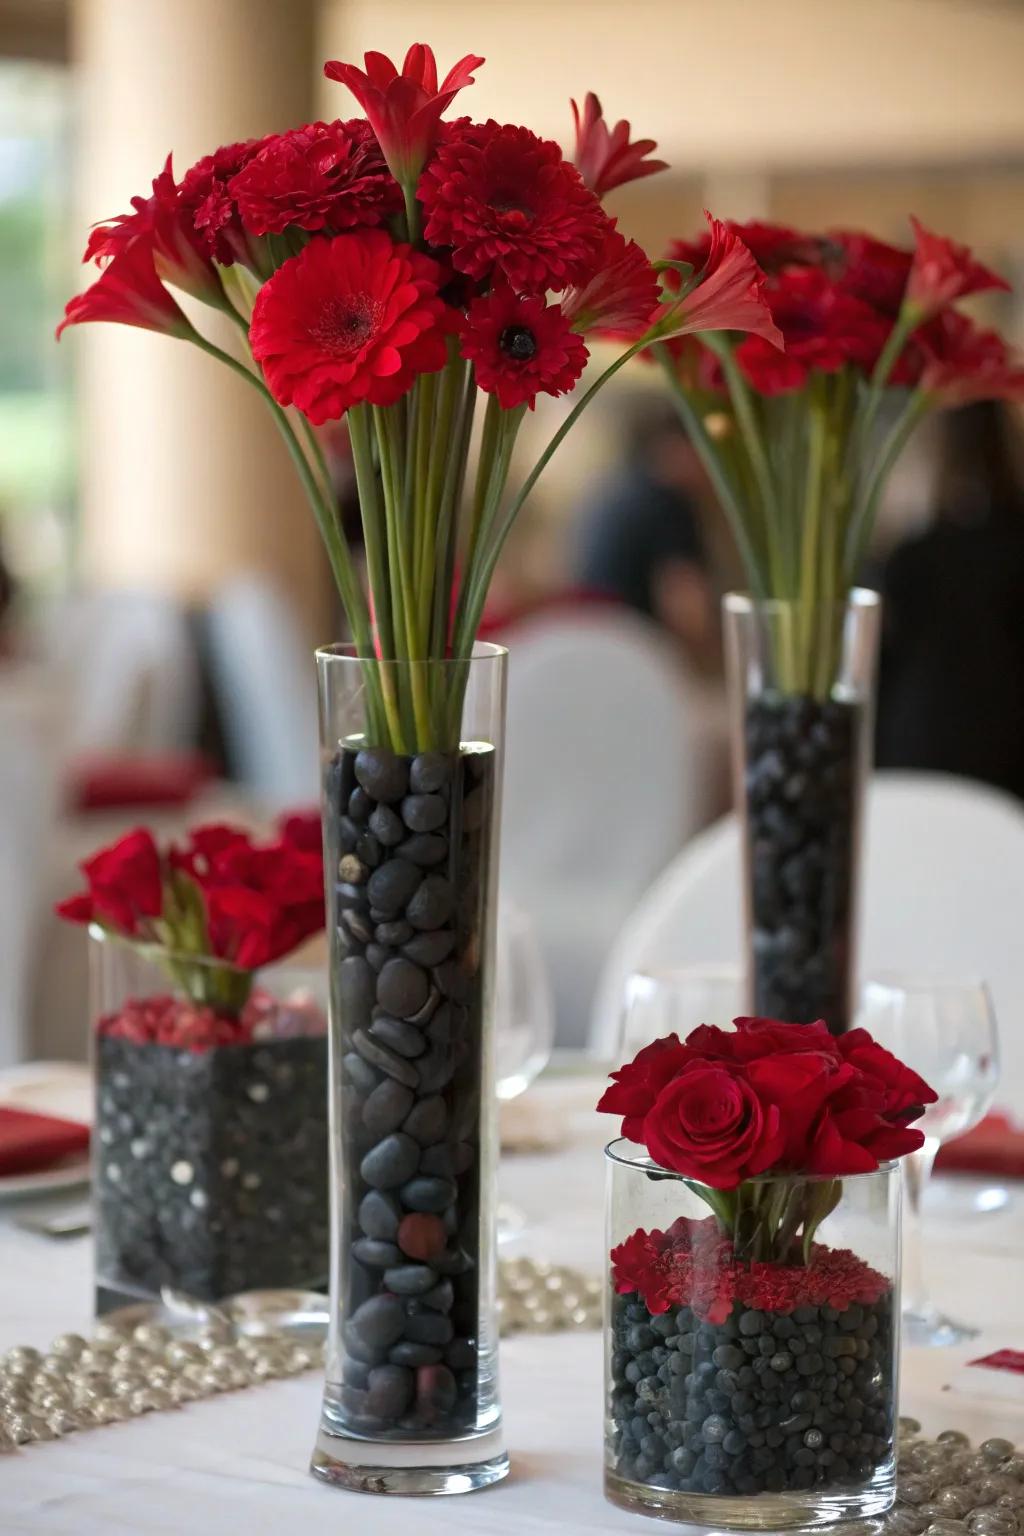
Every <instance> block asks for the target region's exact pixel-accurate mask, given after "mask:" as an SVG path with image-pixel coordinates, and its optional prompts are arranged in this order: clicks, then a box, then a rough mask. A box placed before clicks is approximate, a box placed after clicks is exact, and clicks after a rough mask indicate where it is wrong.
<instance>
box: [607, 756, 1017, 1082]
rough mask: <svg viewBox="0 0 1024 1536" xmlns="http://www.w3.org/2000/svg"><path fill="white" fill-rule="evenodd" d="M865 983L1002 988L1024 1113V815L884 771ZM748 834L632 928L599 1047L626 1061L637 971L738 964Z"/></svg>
mask: <svg viewBox="0 0 1024 1536" xmlns="http://www.w3.org/2000/svg"><path fill="white" fill-rule="evenodd" d="M864 875H865V883H864V892H863V900H862V907H861V971H862V973H863V974H865V975H868V974H870V973H872V972H875V971H883V970H892V971H903V972H907V973H912V974H917V975H923V976H928V975H934V976H936V977H946V978H949V979H952V978H955V977H958V976H962V977H979V978H982V979H984V980H985V981H987V982H989V984H990V986H991V988H992V995H993V998H994V1001H995V1007H996V1014H997V1017H998V1020H999V1024H1000V1038H1001V1049H1002V1074H1003V1075H1002V1087H1001V1090H1000V1099H1001V1101H1002V1102H1005V1103H1008V1104H1011V1105H1013V1104H1015V1105H1017V1106H1018V1107H1021V1108H1024V1029H1022V1028H1021V1024H1020V1021H1021V1019H1022V1018H1024V943H1022V942H1021V918H1022V914H1024V807H1022V806H1021V805H1020V804H1019V803H1018V802H1017V801H1016V800H1014V799H1011V798H1010V797H1009V796H1008V795H1005V794H1002V793H1001V792H1000V791H998V790H993V789H988V788H986V787H985V786H984V785H979V784H975V783H972V782H970V781H968V780H966V779H957V778H953V777H950V776H949V775H946V774H933V773H912V772H883V773H878V774H875V775H874V777H873V778H872V781H871V785H870V789H869V793H868V816H867V849H866V859H865V872H864ZM740 933H741V914H740V846H739V824H738V822H737V820H736V818H735V817H734V816H728V817H725V818H723V820H722V821H720V822H718V823H717V824H716V825H715V826H714V827H712V828H711V829H710V830H709V831H708V832H706V833H704V835H703V836H701V837H699V838H696V839H695V840H694V842H692V843H691V844H690V845H689V847H687V848H686V849H685V850H684V851H683V853H682V854H681V855H680V856H679V857H678V858H677V859H676V860H675V862H674V863H673V864H672V865H671V866H670V867H669V868H668V869H666V870H665V872H664V874H663V875H662V876H661V877H660V879H658V880H657V881H656V882H655V883H654V885H653V886H652V887H651V889H650V890H649V891H648V892H647V894H646V896H644V897H643V899H642V900H641V902H640V903H639V905H638V906H637V907H636V909H635V911H634V912H633V913H632V915H631V916H630V917H629V919H628V920H627V922H626V924H625V926H624V927H623V929H622V931H621V933H620V934H619V937H618V939H617V940H616V942H615V945H614V946H613V948H612V951H611V953H610V955H609V957H608V961H607V964H606V966H605V968H604V971H603V973H602V976H601V981H600V984H599V987H598V993H597V999H596V1002H595V1006H594V1012H593V1019H592V1027H591V1035H590V1041H589V1045H590V1048H591V1050H592V1051H593V1052H594V1054H595V1055H598V1056H601V1057H604V1058H611V1057H613V1056H614V1055H615V1054H616V1053H617V1050H618V1045H619V1035H620V1030H621V1022H622V1020H621V1013H622V998H623V995H624V989H625V984H626V980H627V978H628V977H629V975H630V974H631V973H632V972H634V971H640V970H644V969H645V968H648V967H654V968H663V967H670V966H683V965H690V964H695V963H700V962H723V963H728V962H735V961H736V960H737V958H738V957H739V955H740V950H741V939H740Z"/></svg>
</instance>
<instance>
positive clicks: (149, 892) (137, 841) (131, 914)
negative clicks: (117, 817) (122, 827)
mask: <svg viewBox="0 0 1024 1536" xmlns="http://www.w3.org/2000/svg"><path fill="white" fill-rule="evenodd" d="M81 870H82V873H83V875H84V876H85V879H86V884H87V885H88V887H89V889H88V892H87V893H84V894H82V895H80V896H73V897H72V898H71V899H70V900H69V901H64V902H61V903H60V904H59V905H58V907H57V912H58V915H59V916H61V917H64V918H67V919H68V920H69V921H70V922H75V923H88V922H92V921H93V919H95V920H96V921H97V922H100V923H103V924H105V925H106V926H107V927H109V928H114V929H116V930H117V931H118V932H119V933H123V934H127V935H129V936H133V935H136V934H138V933H139V931H140V925H144V924H145V920H146V919H147V918H153V917H159V916H160V914H161V912H162V911H163V903H164V893H163V876H162V872H161V868H160V854H159V852H158V850H157V846H156V843H155V842H154V841H153V838H152V835H151V834H150V833H149V832H147V831H146V830H145V828H144V827H138V828H136V830H135V831H134V832H129V833H128V834H127V835H126V836H125V837H122V838H120V839H119V840H118V841H117V842H116V843H112V844H111V846H110V847H109V848H101V849H100V850H99V852H98V853H94V854H93V856H92V858H90V859H86V860H85V862H84V864H82V865H81Z"/></svg>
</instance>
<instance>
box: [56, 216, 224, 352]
mask: <svg viewBox="0 0 1024 1536" xmlns="http://www.w3.org/2000/svg"><path fill="white" fill-rule="evenodd" d="M95 320H102V321H112V322H113V323H115V324H117V325H136V326H139V327H141V329H142V330H145V331H161V332H163V334H164V335H165V336H179V337H182V338H184V339H187V340H192V339H194V337H195V331H194V330H193V329H192V326H191V324H190V323H189V320H188V319H187V317H186V315H185V312H184V310H182V309H181V308H180V307H179V306H178V304H177V303H176V302H175V300H174V299H173V298H172V297H171V295H170V294H169V293H168V291H167V289H166V288H165V287H164V285H163V283H162V282H161V281H160V278H159V276H158V275H157V270H156V267H155V265H154V256H153V245H152V242H151V241H150V240H148V239H131V240H128V241H127V242H126V243H125V244H124V246H123V248H122V249H120V250H118V251H117V252H116V254H114V255H112V256H111V257H110V259H109V261H108V262H107V265H106V266H105V267H104V269H103V271H102V272H101V273H100V275H99V277H98V278H97V279H96V281H95V282H94V283H93V285H92V287H91V288H87V289H86V290H85V292H84V293H79V294H76V296H75V297H74V298H73V299H70V300H69V301H68V304H67V306H66V308H65V310H64V318H63V320H62V321H61V323H60V325H58V327H57V338H58V340H59V339H60V335H61V332H62V331H63V330H64V329H65V327H66V326H69V325H82V324H84V323H86V322H89V321H95Z"/></svg>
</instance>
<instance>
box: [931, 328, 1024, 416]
mask: <svg viewBox="0 0 1024 1536" xmlns="http://www.w3.org/2000/svg"><path fill="white" fill-rule="evenodd" d="M915 340H916V341H917V344H918V346H919V348H920V351H921V355H922V357H923V359H924V367H923V371H922V374H921V388H922V389H923V390H924V392H925V393H926V394H927V395H930V396H932V397H934V399H935V400H936V401H938V403H939V404H941V405H947V406H956V405H969V404H971V403H972V402H973V401H975V400H1024V357H1020V356H1018V355H1016V354H1014V353H1012V352H1011V351H1010V350H1009V349H1008V348H1007V346H1006V343H1005V342H1004V341H1003V339H1002V337H1001V336H999V335H997V334H996V332H995V331H984V330H982V329H980V327H979V326H976V325H975V324H974V323H973V321H971V320H968V318H967V316H966V315H961V314H959V313H958V312H957V311H956V310H953V309H950V310H945V311H944V312H943V313H942V314H940V315H936V317H935V319H934V320H932V321H931V322H930V323H929V324H928V325H926V326H924V327H923V328H922V329H921V330H920V331H918V332H917V333H916V336H915Z"/></svg>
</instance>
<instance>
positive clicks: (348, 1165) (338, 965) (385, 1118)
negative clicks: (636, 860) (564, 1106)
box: [312, 645, 508, 1494]
mask: <svg viewBox="0 0 1024 1536" xmlns="http://www.w3.org/2000/svg"><path fill="white" fill-rule="evenodd" d="M317 661H318V667H319V679H320V721H321V734H322V749H323V818H324V865H325V870H326V874H327V896H328V920H327V921H328V933H329V936H330V944H331V955H330V978H331V1028H330V1057H331V1118H330V1124H331V1303H330V1338H329V1344H328V1360H327V1381H326V1385H325V1389H324V1400H323V1412H322V1416H321V1423H320V1434H319V1437H318V1440H317V1444H316V1449H315V1451H314V1455H313V1462H312V1470H313V1473H314V1475H315V1476H317V1477H318V1478H320V1479H322V1480H323V1481H325V1482H329V1483H332V1484H335V1485H336V1486H340V1487H344V1488H352V1489H356V1490H358V1491H361V1492H366V1493H380V1494H387V1493H399V1494H401V1493H406V1494H408V1493H421V1494H445V1493H461V1492H468V1491H471V1490H473V1489H476V1488H483V1487H486V1486H487V1485H488V1484H490V1483H493V1482H496V1481H498V1480H499V1479H500V1478H502V1477H504V1476H505V1474H506V1473H507V1471H508V1456H507V1454H506V1451H505V1446H504V1440H503V1434H502V1425H501V1404H500V1400H499V1396H498V1378H497V1348H498V1324H497V1312H496V1304H495V1275H496V1270H495V1230H494V1228H495V1175H496V1167H497V1145H496V1127H497V1121H496V1113H495V1111H496V1098H495V1091H494V1020H493V1008H492V993H493V985H494V949H495V897H496V879H497V815H498V807H499V801H500V791H501V765H502V748H503V727H504V710H505V652H504V651H503V650H502V649H501V648H500V647H496V646H488V645H480V646H478V647H477V650H476V652H475V654H474V656H473V658H472V660H451V661H432V662H431V661H422V662H390V661H378V660H377V659H375V658H365V657H358V656H356V655H354V654H352V653H351V652H350V651H348V650H345V649H334V650H326V651H320V652H318V655H317Z"/></svg>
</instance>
